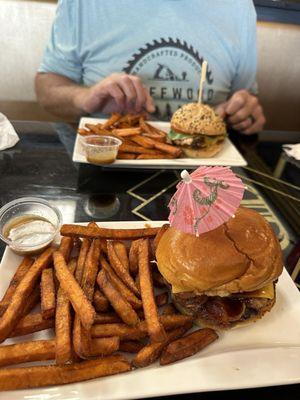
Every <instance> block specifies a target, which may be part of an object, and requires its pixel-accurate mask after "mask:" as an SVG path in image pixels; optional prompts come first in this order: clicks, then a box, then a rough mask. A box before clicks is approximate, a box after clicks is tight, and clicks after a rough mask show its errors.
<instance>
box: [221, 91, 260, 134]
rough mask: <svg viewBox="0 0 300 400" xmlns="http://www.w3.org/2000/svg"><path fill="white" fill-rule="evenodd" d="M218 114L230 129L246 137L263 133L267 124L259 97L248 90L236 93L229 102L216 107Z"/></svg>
mask: <svg viewBox="0 0 300 400" xmlns="http://www.w3.org/2000/svg"><path fill="white" fill-rule="evenodd" d="M216 112H217V113H218V114H219V115H220V116H221V117H222V118H224V119H225V121H226V122H227V123H228V124H229V126H230V127H232V128H233V129H235V130H237V131H240V132H242V133H244V134H246V135H250V134H252V133H257V132H259V131H261V130H262V129H263V127H264V125H265V123H266V118H265V116H264V112H263V109H262V106H261V105H260V104H259V101H258V99H257V97H256V96H253V95H252V94H250V93H249V92H248V91H247V90H239V91H238V92H235V93H234V95H233V96H232V97H231V98H230V99H229V100H228V101H226V102H225V103H222V104H219V105H218V106H217V107H216Z"/></svg>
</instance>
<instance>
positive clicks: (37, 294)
mask: <svg viewBox="0 0 300 400" xmlns="http://www.w3.org/2000/svg"><path fill="white" fill-rule="evenodd" d="M40 299H41V290H40V285H39V284H37V285H36V286H35V288H34V289H33V291H32V292H31V295H30V297H29V299H28V301H27V303H26V305H25V307H24V308H23V313H22V315H23V316H24V315H27V314H29V313H30V312H31V310H33V309H34V307H35V306H36V305H37V304H38V303H39V302H40Z"/></svg>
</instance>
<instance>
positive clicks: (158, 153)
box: [78, 113, 182, 160]
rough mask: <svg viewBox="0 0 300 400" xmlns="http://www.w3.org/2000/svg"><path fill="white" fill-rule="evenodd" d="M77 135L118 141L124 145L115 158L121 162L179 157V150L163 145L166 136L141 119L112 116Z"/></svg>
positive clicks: (133, 116)
mask: <svg viewBox="0 0 300 400" xmlns="http://www.w3.org/2000/svg"><path fill="white" fill-rule="evenodd" d="M78 133H79V134H80V135H83V136H86V135H89V134H90V135H110V136H115V137H118V138H119V139H121V140H122V142H123V143H122V145H121V146H120V148H119V152H118V155H117V158H118V159H121V160H133V159H137V160H142V159H144V160H147V159H148V160H151V159H169V158H177V157H180V155H181V153H182V151H181V149H180V148H178V147H176V146H172V145H169V144H166V141H167V135H166V133H165V132H163V131H161V130H160V129H157V128H155V127H154V126H153V125H150V124H148V123H147V122H146V121H145V119H144V116H143V115H130V114H127V115H125V116H123V117H122V116H121V115H120V114H117V113H115V114H112V116H111V117H110V118H109V119H108V120H107V121H106V122H105V123H104V124H99V123H98V124H94V125H93V124H86V125H85V127H84V129H78Z"/></svg>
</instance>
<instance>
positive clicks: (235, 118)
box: [228, 95, 258, 125]
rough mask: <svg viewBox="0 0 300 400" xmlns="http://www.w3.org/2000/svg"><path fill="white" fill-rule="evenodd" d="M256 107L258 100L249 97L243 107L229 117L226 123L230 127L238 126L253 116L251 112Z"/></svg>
mask: <svg viewBox="0 0 300 400" xmlns="http://www.w3.org/2000/svg"><path fill="white" fill-rule="evenodd" d="M257 105H258V100H257V98H256V97H254V96H251V95H249V97H248V99H247V101H246V103H245V104H244V106H243V107H242V108H241V109H240V110H239V111H237V112H236V113H235V114H233V115H231V116H230V117H229V118H228V122H229V123H230V124H231V125H235V124H239V123H241V122H243V121H245V120H246V119H247V118H249V116H250V115H252V114H253V111H254V110H255V108H256V107H257Z"/></svg>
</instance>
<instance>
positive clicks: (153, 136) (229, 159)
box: [73, 116, 247, 169]
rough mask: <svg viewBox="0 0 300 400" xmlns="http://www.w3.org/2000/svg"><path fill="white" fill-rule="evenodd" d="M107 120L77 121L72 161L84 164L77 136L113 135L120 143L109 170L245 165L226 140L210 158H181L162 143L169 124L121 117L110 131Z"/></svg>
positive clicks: (237, 152) (174, 149)
mask: <svg viewBox="0 0 300 400" xmlns="http://www.w3.org/2000/svg"><path fill="white" fill-rule="evenodd" d="M112 118H113V116H112V117H111V118H110V119H108V120H107V119H98V118H87V117H84V118H81V120H80V123H79V127H78V133H77V137H76V141H75V146H74V150H73V161H74V162H79V163H88V161H87V159H86V156H85V154H84V149H83V147H82V145H81V143H80V136H82V137H83V136H85V135H105V136H108V135H110V136H116V137H117V138H119V139H121V140H122V141H123V144H122V145H121V146H120V148H119V154H118V157H117V160H116V161H115V162H114V163H112V164H109V165H107V167H110V168H111V167H112V168H151V169H156V168H157V169H160V168H166V169H168V168H169V169H176V168H195V167H197V166H199V165H227V166H245V165H247V162H246V161H245V159H244V158H243V157H242V155H241V154H240V153H239V151H238V150H237V149H236V147H235V146H234V145H233V144H232V142H231V141H230V140H229V139H228V138H226V139H225V143H224V146H223V149H222V150H221V152H220V153H218V154H217V155H216V156H214V157H212V158H181V155H180V149H179V148H177V147H175V146H172V145H170V144H168V143H166V132H168V131H169V129H170V124H169V123H168V122H163V121H146V120H144V119H143V118H139V119H138V120H135V119H134V116H133V117H131V116H124V117H122V118H123V119H124V122H122V121H123V120H121V122H120V123H119V122H117V123H116V124H114V127H113V128H112V125H111V122H110V121H112V122H113V120H112Z"/></svg>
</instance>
